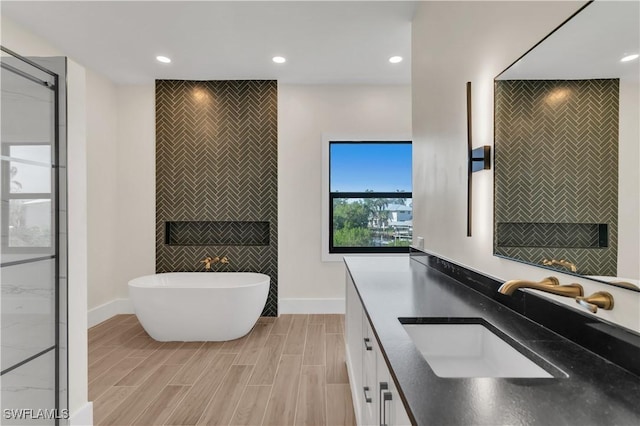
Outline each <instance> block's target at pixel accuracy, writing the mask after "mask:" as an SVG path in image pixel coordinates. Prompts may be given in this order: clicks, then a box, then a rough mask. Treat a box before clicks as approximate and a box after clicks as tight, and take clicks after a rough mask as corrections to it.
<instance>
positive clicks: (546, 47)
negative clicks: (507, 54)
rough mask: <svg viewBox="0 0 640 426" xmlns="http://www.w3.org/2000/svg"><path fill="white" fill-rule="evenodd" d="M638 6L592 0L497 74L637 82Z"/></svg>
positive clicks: (639, 76) (639, 47)
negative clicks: (630, 57)
mask: <svg viewBox="0 0 640 426" xmlns="http://www.w3.org/2000/svg"><path fill="white" fill-rule="evenodd" d="M633 53H636V54H637V53H640V2H638V1H596V2H594V3H591V4H590V5H588V6H587V7H586V8H585V9H584V10H582V11H581V12H580V13H579V14H578V15H576V16H575V17H574V18H573V19H571V20H570V21H569V22H567V23H566V24H565V25H563V26H562V27H561V28H559V29H558V30H557V31H556V32H554V33H553V34H551V35H550V36H549V38H547V39H545V40H544V41H543V42H542V43H540V44H539V45H538V46H536V47H535V49H533V50H532V51H531V52H529V53H527V55H526V56H524V57H523V58H521V59H520V60H519V61H518V62H516V63H515V64H513V66H511V68H509V69H508V70H506V71H505V72H504V73H503V74H501V75H500V76H499V78H498V79H499V80H520V79H542V80H547V79H559V80H564V79H590V78H626V79H630V80H631V79H633V80H635V81H638V79H640V60H638V59H636V60H635V61H631V62H620V59H622V58H623V57H624V56H626V55H629V54H633Z"/></svg>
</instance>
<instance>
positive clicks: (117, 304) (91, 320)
mask: <svg viewBox="0 0 640 426" xmlns="http://www.w3.org/2000/svg"><path fill="white" fill-rule="evenodd" d="M133 313H134V311H133V305H132V304H131V301H130V300H129V299H114V300H112V301H111V302H107V303H105V304H104V305H100V306H97V307H95V308H93V309H89V312H88V313H87V327H88V328H90V327H93V326H94V325H96V324H100V323H101V322H102V321H105V320H108V319H109V318H111V317H112V316H114V315H118V314H133Z"/></svg>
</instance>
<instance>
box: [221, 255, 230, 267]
mask: <svg viewBox="0 0 640 426" xmlns="http://www.w3.org/2000/svg"><path fill="white" fill-rule="evenodd" d="M220 263H223V264H225V265H227V264H229V259H227V256H224V257H223V258H222V259H220Z"/></svg>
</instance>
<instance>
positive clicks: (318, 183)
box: [278, 84, 411, 312]
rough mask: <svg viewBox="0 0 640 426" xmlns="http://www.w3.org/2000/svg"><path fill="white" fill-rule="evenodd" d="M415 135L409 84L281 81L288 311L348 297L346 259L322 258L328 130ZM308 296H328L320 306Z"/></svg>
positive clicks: (282, 284) (281, 230) (281, 247)
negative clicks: (324, 149) (324, 158)
mask: <svg viewBox="0 0 640 426" xmlns="http://www.w3.org/2000/svg"><path fill="white" fill-rule="evenodd" d="M323 134H332V135H349V136H357V135H362V136H365V137H371V136H375V135H381V136H382V137H384V136H389V135H410V134H411V89H410V87H409V86H322V85H317V86H312V85H286V84H280V85H279V87H278V297H279V299H280V310H281V312H285V311H286V312H301V311H309V310H310V309H311V310H314V309H318V308H322V307H323V306H335V305H331V303H330V301H331V299H344V265H343V264H342V263H341V262H322V260H321V246H322V244H321V225H322V219H321V217H322V215H321V213H322V208H321V200H322V197H321V195H322V194H321V188H322V135H323ZM305 299H324V302H326V303H324V304H323V303H322V301H321V303H320V304H309V303H306V302H307V301H306V300H305Z"/></svg>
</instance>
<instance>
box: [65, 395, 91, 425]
mask: <svg viewBox="0 0 640 426" xmlns="http://www.w3.org/2000/svg"><path fill="white" fill-rule="evenodd" d="M69 425H71V426H91V425H93V402H91V401H89V402H87V403H86V404H85V405H84V406H83V407H82V408H80V409H79V410H77V411H76V412H75V413H73V414H71V418H70V419H69Z"/></svg>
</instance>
